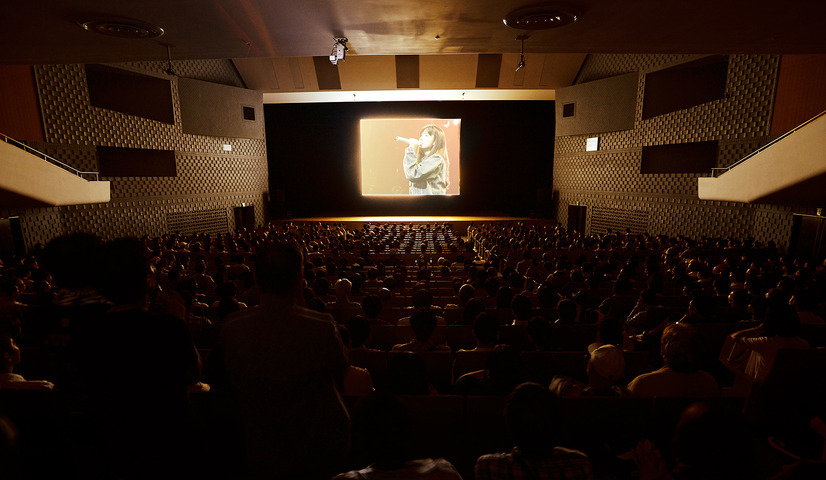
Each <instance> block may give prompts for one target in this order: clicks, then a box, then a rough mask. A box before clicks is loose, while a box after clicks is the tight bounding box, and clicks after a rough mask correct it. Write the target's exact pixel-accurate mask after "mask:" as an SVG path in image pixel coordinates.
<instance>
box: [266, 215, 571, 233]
mask: <svg viewBox="0 0 826 480" xmlns="http://www.w3.org/2000/svg"><path fill="white" fill-rule="evenodd" d="M275 222H322V223H340V224H343V225H345V226H346V227H349V228H353V229H360V228H362V227H363V226H364V225H365V224H368V223H410V224H418V225H421V224H444V223H449V224H451V225H452V226H453V230H454V231H456V232H462V231H465V230H467V227H468V225H470V224H471V223H501V224H513V223H518V222H522V223H529V224H556V220H553V219H550V218H530V217H505V216H467V215H455V216H451V215H447V216H381V217H378V216H374V217H321V216H320V217H305V218H291V219H288V220H275Z"/></svg>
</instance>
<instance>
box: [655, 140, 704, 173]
mask: <svg viewBox="0 0 826 480" xmlns="http://www.w3.org/2000/svg"><path fill="white" fill-rule="evenodd" d="M716 163H717V142H716V141H709V142H690V143H678V144H676V145H654V146H650V147H642V162H640V173H643V174H645V173H706V174H707V173H710V172H711V169H712V168H714V166H715V164H716Z"/></svg>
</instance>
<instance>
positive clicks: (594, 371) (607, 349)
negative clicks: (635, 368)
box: [550, 344, 631, 398]
mask: <svg viewBox="0 0 826 480" xmlns="http://www.w3.org/2000/svg"><path fill="white" fill-rule="evenodd" d="M585 373H586V375H587V376H588V383H587V384H584V383H582V382H578V381H576V380H572V379H570V378H568V377H562V376H556V377H554V378H553V380H551V385H550V390H551V391H552V392H554V393H555V394H556V396H557V397H559V398H565V397H591V396H594V397H596V396H600V397H626V396H630V395H631V392H629V391H628V389H627V388H625V387H624V386H621V385H618V382H619V381H620V380H622V379H623V378H625V358H624V357H623V355H622V350H620V349H619V348H617V347H616V346H615V345H610V344H609V345H600V346H597V345H594V344H592V345H591V346H589V347H588V362H587V363H586V365H585Z"/></svg>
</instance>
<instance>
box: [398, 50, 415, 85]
mask: <svg viewBox="0 0 826 480" xmlns="http://www.w3.org/2000/svg"><path fill="white" fill-rule="evenodd" d="M396 88H419V56H418V55H396Z"/></svg>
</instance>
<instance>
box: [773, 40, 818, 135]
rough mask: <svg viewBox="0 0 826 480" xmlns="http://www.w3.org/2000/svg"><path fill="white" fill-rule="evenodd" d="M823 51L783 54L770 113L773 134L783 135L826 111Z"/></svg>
mask: <svg viewBox="0 0 826 480" xmlns="http://www.w3.org/2000/svg"><path fill="white" fill-rule="evenodd" d="M824 78H826V55H783V58H782V59H781V60H780V76H779V77H778V79H777V94H776V96H775V100H774V113H773V115H772V127H771V134H772V135H782V134H784V133H786V132H788V131H790V130H791V129H793V128H795V127H797V126H798V125H800V124H802V123H803V122H805V121H806V120H809V119H811V118H812V117H814V116H816V115H818V114H820V113H821V112H823V111H826V89H824V88H823V79H824Z"/></svg>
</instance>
